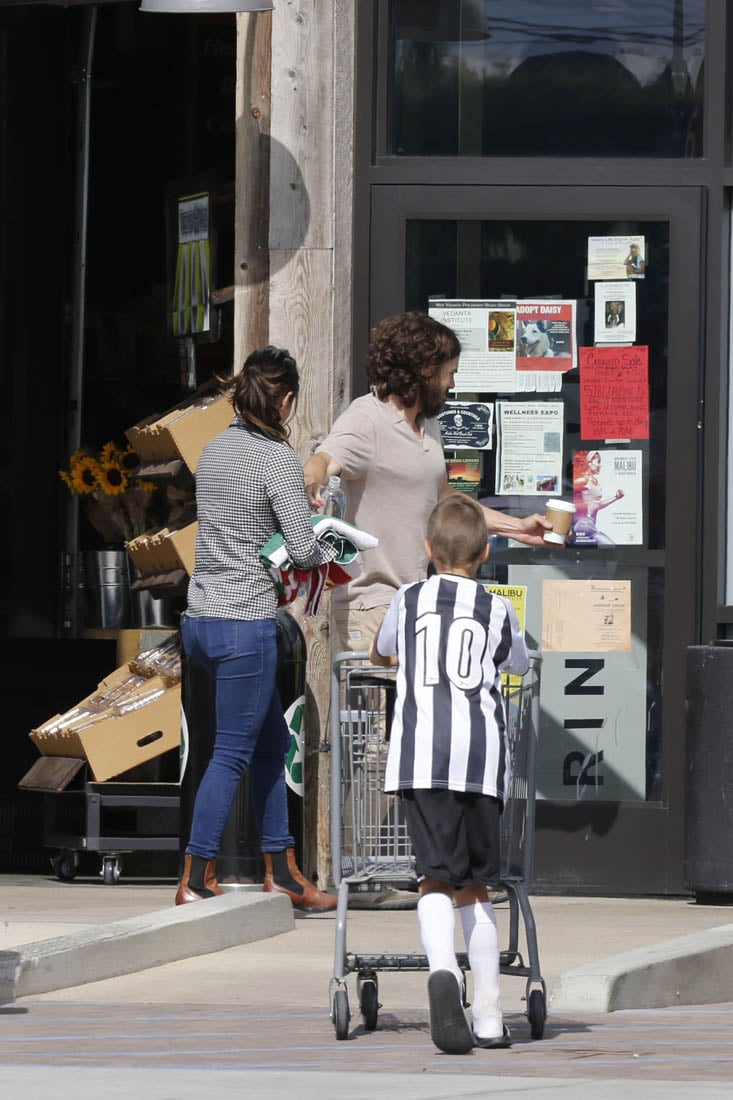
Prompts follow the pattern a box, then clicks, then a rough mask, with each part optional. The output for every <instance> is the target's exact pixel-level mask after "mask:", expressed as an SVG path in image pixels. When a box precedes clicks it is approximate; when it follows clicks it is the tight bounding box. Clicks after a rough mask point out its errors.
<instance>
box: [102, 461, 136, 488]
mask: <svg viewBox="0 0 733 1100" xmlns="http://www.w3.org/2000/svg"><path fill="white" fill-rule="evenodd" d="M128 481H129V475H128V473H127V470H126V469H125V468H124V466H122V465H121V463H120V462H118V461H116V460H115V459H108V460H107V461H101V462H100V463H99V474H98V476H97V487H98V488H99V489H101V490H102V492H103V493H104V494H105V495H106V496H108V497H116V496H119V495H120V493H124V492H125V490H126V489H127V487H128Z"/></svg>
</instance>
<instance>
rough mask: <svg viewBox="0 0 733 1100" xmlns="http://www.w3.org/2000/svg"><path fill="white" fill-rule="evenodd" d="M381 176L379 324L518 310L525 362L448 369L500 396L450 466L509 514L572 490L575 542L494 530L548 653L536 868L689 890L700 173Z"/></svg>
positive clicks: (375, 272) (634, 889)
mask: <svg viewBox="0 0 733 1100" xmlns="http://www.w3.org/2000/svg"><path fill="white" fill-rule="evenodd" d="M372 196H373V200H372V235H371V296H370V320H371V322H372V323H373V322H375V321H376V320H378V319H379V318H381V317H384V316H386V315H388V314H390V313H395V312H399V311H401V310H403V309H422V310H426V309H428V308H431V300H432V308H443V307H445V308H447V309H448V311H449V312H448V313H447V314H444V315H443V316H444V319H448V318H449V317H452V316H455V317H457V318H459V319H460V318H461V317H462V316H465V317H472V318H473V321H472V320H466V321H465V324H466V326H467V327H466V329H465V331H463V332H462V331H461V330H460V328H458V331H459V335H460V336H462V337H463V339H464V347H465V346H466V344H467V342H471V341H473V340H475V338H476V331H475V330H472V328H471V326H472V325H473V324H474V322H475V320H476V318H480V317H482V316H483V312H482V311H483V309H484V307H488V306H491V307H492V308H493V311H494V312H495V313H496V314H497V316H500V315H501V313H502V310H501V305H502V303H505V304H506V306H507V313H508V317H509V320H510V322H511V324H512V325H513V326H514V332H513V333H512V334H511V339H510V341H509V343H511V341H512V340H513V341H514V349H515V351H516V353H517V354H518V355H519V357H520V360H522V362H523V365H524V368H525V369H524V370H521V371H520V370H509V371H507V370H499V371H495V372H493V373H489V374H486V373H485V372H484V373H482V372H481V371H480V370H479V371H471V370H468V371H467V372H466V373H465V374H464V375H463V379H464V381H463V383H462V384H461V385H457V392H456V394H455V398H456V400H458V401H459V402H461V403H462V404H461V405H460V406H459V407H458V412H459V414H460V413H461V412H462V411H465V409H464V406H465V405H470V404H471V403H474V402H475V403H477V404H479V405H481V406H483V407H484V408H485V407H487V406H488V408H489V413H488V416H489V423H490V424H491V438H490V442H489V446H488V447H485V448H483V449H480V450H478V451H471V450H464V449H463V448H455V449H453V448H452V447H451V446H448V445H447V444H446V459H447V461H448V462H449V464H450V465H449V469H451V470H453V469H457V470H458V471H459V481H457V484H459V485H461V487H463V488H464V489H467V491H472V492H474V493H475V494H476V495H477V496H478V498H479V499H480V500H481V501H482V502H483V503H486V504H488V505H490V506H491V507H495V508H499V509H502V510H505V511H508V512H511V513H512V514H517V515H521V514H526V513H529V512H534V511H539V512H542V511H544V505H545V500H546V499H547V496H548V495H550V496H553V495H554V496H558V497H561V498H562V499H564V500H566V501H567V502H569V503H575V505H576V509H577V511H576V516H575V522H574V527H573V532H572V534H571V537H570V540H569V543H568V545H566V546H560V547H541V548H530V547H526V546H523V545H520V544H518V543H513V542H511V541H510V542H509V543H508V544H507V543H506V541H505V540H500V539H494V540H493V542H494V545H493V547H492V553H491V556H490V558H489V561H488V563H487V566H486V572H485V579H486V581H487V582H489V581H490V582H493V583H499V584H505V585H509V586H511V588H512V589H516V590H518V592H519V593H521V596H520V598H521V600H523V601H524V610H525V615H526V632H527V635H528V641H529V643H530V645H531V646H532V647H534V648H536V649H538V650H541V651H542V654H543V663H542V687H541V727H540V732H539V748H538V763H537V780H536V791H537V832H536V838H535V854H534V867H535V876H534V883H535V887H536V888H537V889H540V890H541V889H543V888H544V889H547V890H552V891H555V890H566V891H569V892H572V891H573V890H576V891H577V892H579V893H589V892H598V893H626V894H628V893H639V894H643V893H651V894H674V893H680V892H682V891H683V889H684V887H683V881H682V874H683V798H684V712H685V650H686V647H687V646H688V645H692V644H696V642H697V641H698V630H697V588H698V572H697V571H698V560H699V555H698V532H699V522H698V515H697V507H698V504H697V502H698V453H697V451H698V428H697V419H698V418H697V409H698V391H699V388H700V385H701V376H702V352H701V344H702V313H701V309H702V307H701V304H700V303H701V295H700V286H701V236H700V235H701V222H702V195H701V191H700V189H698V188H693V187H690V188H655V187H629V188H615V187H613V188H612V187H590V188H588V187H583V188H580V187H578V188H574V187H545V188H543V187H535V186H522V187H514V188H510V187H483V186H431V187H428V186H424V187H420V186H404V185H403V186H375V187H374V188H373V190H372ZM632 242H633V243H634V244H638V245H639V246H640V248H639V249H636V250H634V249H631V248H630V243H632ZM396 250H397V255H395V252H396ZM622 252H623V255H622V254H621V253H622ZM632 252H633V253H634V256H635V255H636V253H639V252H640V253H641V259H642V261H643V262H642V266H641V267H639V265H638V262H636V260H635V259H632ZM539 303H544V306H542V308H543V309H544V310H545V311H546V312H547V314H548V318H546V323H542V324H538V323H537V321H538V313H537V310H538V309H539V308H540V306H539ZM565 303H574V304H573V306H572V309H573V310H574V318H573V319H572V322H571V323H570V324H569V323H568V321H567V317H568V314H567V313H566V312H565V311H566V309H567V306H566V305H565ZM461 307H466V308H467V310H468V313H466V314H465V315H462V314H461V313H460V311H459V312H458V313H451V312H450V310H451V309H458V310H460V308H461ZM533 307H534V312H533ZM472 310H478V312H473V313H472V312H471V311H472ZM619 310H620V312H621V314H622V315H623V316H622V318H619V316H618V313H619ZM553 312H554V313H556V314H558V316H559V317H561V318H564V321H563V323H555V324H554V326H553V324H552V323H551V321H552V314H553ZM523 314H524V317H525V320H524V321H522V317H523ZM486 316H488V317H489V318H491V316H492V313H491V311H488V312H487V313H486ZM491 323H492V324H493V321H491ZM530 325H532V326H533V329H532V330H531V329H530ZM454 327H457V326H454ZM570 328H572V329H574V332H570V331H569V329H570ZM531 331H534V333H535V335H541V338H542V340H543V341H544V346H545V349H546V351H547V353H548V355H549V357H552V356H553V355H556V356H557V360H556V362H557V363H558V364H559V365H560V366H561V368H562V369H561V370H554V369H551V368H552V364H551V365H550V367H549V368H548V359H547V358H544V361H542V362H540V357H543V352H542V351H540V350H538V348H539V346H540V345H538V344H533V345H532V350H531V351H528V350H527V349H528V348H530V345H529V342H528V341H529V338H530V334H531ZM490 340H491V332H490V330H489V343H490ZM553 345H554V350H553ZM505 346H507V347H508V346H509V344H506V345H505ZM568 358H570V361H571V364H572V365H569V364H568ZM474 359H475V355H474ZM479 359H480V355H479ZM467 361H468V357H467ZM527 364H529V366H530V368H535V367H536V368H537V369H529V370H527ZM518 365H519V360H517V366H518ZM461 378H462V375H461V370H460V367H459V374H458V382H459V383H461ZM451 397H453V395H451ZM630 416H631V419H629V417H630ZM459 419H460V416H459ZM632 420H633V425H632V423H631V421H632ZM518 425H519V426H518ZM461 430H462V429H460V428H459V429H458V434H457V435H456V434H455V433H454V435H453V436H452V437H449V436H447V435H445V434H444V441H446V440H449V439H450V438H452V439H453V443H454V444H455V442H456V440H457V439H459V438H460V432H461ZM464 460H467V461H464ZM543 462H544V466H543ZM453 463H455V464H456V465H455V466H454V465H453ZM469 467H470V469H471V472H470V473H466V469H467V468H469ZM461 477H465V478H466V480H465V481H464V482H463V483H461V482H460V478H461ZM604 600H606V601H609V600H610V604H608V603H606V604H604V603H603V601H604Z"/></svg>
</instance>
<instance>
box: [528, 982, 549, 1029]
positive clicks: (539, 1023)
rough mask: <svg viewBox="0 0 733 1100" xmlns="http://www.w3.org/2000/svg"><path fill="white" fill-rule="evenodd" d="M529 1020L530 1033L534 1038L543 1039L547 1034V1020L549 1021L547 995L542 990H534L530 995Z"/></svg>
mask: <svg viewBox="0 0 733 1100" xmlns="http://www.w3.org/2000/svg"><path fill="white" fill-rule="evenodd" d="M527 1018H528V1020H529V1031H530V1034H531V1036H532V1038H533V1039H541V1038H542V1036H543V1035H544V1034H545V1020H546V1019H547V1008H546V1006H545V995H544V993H543V992H542V990H541V989H533V990H532V992H531V993H530V995H529V1004H528V1005H527Z"/></svg>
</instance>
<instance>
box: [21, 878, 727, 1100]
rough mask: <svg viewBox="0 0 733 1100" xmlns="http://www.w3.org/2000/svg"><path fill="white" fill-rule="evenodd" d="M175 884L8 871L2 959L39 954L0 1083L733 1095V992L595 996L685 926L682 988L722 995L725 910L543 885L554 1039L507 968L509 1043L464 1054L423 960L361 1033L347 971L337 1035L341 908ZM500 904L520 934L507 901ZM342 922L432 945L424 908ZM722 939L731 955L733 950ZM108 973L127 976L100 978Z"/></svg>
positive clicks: (133, 1092)
mask: <svg viewBox="0 0 733 1100" xmlns="http://www.w3.org/2000/svg"><path fill="white" fill-rule="evenodd" d="M174 893H175V882H173V881H172V880H171V881H158V882H152V881H135V880H126V879H122V880H121V881H120V882H119V883H117V884H116V885H110V886H106V885H104V884H102V883H101V882H99V881H97V880H93V879H83V878H77V879H76V880H75V881H74V882H73V883H61V882H58V881H57V880H55V879H53V878H51V877H49V878H44V877H35V878H31V877H24V876H5V877H0V912H1V913H2V918H3V919H2V921H1V922H0V957H2V958H4V960H5V963H6V966H8V965H10V962H9V960H12V959H15V963H16V965H20V960H24V962H25V967H24V968H23V967H22V966H21V970H20V972H19V981H18V982H17V984H16V987H15V993H16V994H18V995H17V996H16V999H15V1001H13V1002H8V1003H6V1004H5V1005H4V1006H0V1072H2V1079H3V1095H7V1096H9V1097H12V1098H14V1097H16V1096H22V1097H23V1100H36V1098H38V1100H41V1098H44V1100H45V1098H46V1097H47V1096H48V1094H49V1092H53V1094H54V1096H56V1097H58V1098H59V1100H66V1098H68V1100H72V1098H73V1100H96V1098H97V1097H98V1096H99V1095H100V1094H101V1095H104V1096H109V1097H120V1098H122V1097H125V1098H127V1097H129V1096H136V1097H139V1098H140V1100H168V1098H169V1097H171V1096H175V1097H176V1098H177V1100H198V1097H199V1096H200V1094H201V1091H202V1090H206V1091H207V1092H208V1093H210V1092H212V1091H213V1090H216V1091H218V1090H219V1089H227V1090H232V1089H234V1090H238V1091H239V1092H241V1093H242V1095H248V1096H250V1095H251V1096H260V1095H267V1096H268V1097H269V1098H270V1100H290V1098H291V1097H292V1096H293V1095H297V1096H298V1097H299V1098H301V1100H330V1098H332V1097H334V1098H335V1097H339V1098H340V1097H342V1096H344V1095H348V1096H349V1098H350V1100H362V1098H363V1100H366V1098H367V1097H369V1098H371V1097H372V1096H374V1095H375V1094H377V1093H379V1092H381V1091H382V1090H383V1089H385V1090H388V1091H389V1093H390V1094H392V1093H393V1092H396V1091H397V1090H399V1095H400V1096H401V1097H402V1098H403V1100H428V1098H435V1100H438V1098H444V1097H448V1096H450V1097H466V1098H467V1100H468V1098H469V1097H475V1096H486V1095H491V1096H492V1097H497V1098H498V1100H510V1098H511V1097H513V1096H515V1095H516V1094H519V1093H521V1094H523V1095H528V1096H530V1097H538V1098H539V1097H542V1098H552V1097H557V1098H558V1100H560V1097H562V1100H575V1098H577V1100H581V1098H585V1097H588V1096H592V1097H593V1100H611V1098H612V1097H613V1098H615V1097H618V1095H619V1094H620V1093H623V1096H624V1100H650V1098H651V1100H653V1098H655V1097H659V1098H660V1100H661V1098H662V1097H665V1098H667V1100H684V1098H685V1097H687V1096H690V1095H691V1094H694V1095H695V1096H697V1097H700V1098H701V1100H723V1097H727V1096H728V1095H729V1093H730V1080H731V1076H732V1075H733V1033H732V1032H731V1028H730V1019H731V1010H732V1008H733V1006H732V1005H731V1003H730V1001H731V987H730V986H729V987H728V989H727V990H726V993H725V997H724V998H722V1000H723V1001H724V1002H726V1003H717V1004H710V1005H704V1006H703V1005H696V1006H693V1007H691V1008H690V1007H684V1006H683V1005H682V1004H677V1003H676V1004H675V1007H672V1008H666V1009H663V1008H654V1009H651V1010H648V1009H642V1008H637V1009H634V1010H628V1009H627V1010H625V1011H614V1012H603V1013H599V1012H597V1011H593V1010H591V1009H589V1008H588V997H589V996H590V995H591V994H593V995H594V996H596V997H597V996H598V990H599V989H600V988H601V987H602V986H603V984H604V983H608V981H609V975H616V976H618V973H619V971H620V972H621V973H623V974H625V975H626V976H627V977H628V978H630V979H634V980H635V981H636V985H635V986H634V988H635V989H636V992H637V994H638V996H639V1000H645V999H647V997H648V990H649V988H650V987H651V986H653V984H654V980H653V979H654V970H655V967H657V966H658V965H659V963H660V952H661V953H662V954H664V953H665V952H667V947H666V945H668V944H669V942H670V941H675V940H679V939H680V938H688V937H693V938H697V939H696V941H695V944H694V948H695V950H694V951H693V953H691V954H689V955H687V956H682V957H683V958H684V959H685V963H684V965H685V966H686V967H687V975H688V978H689V981H688V982H687V986H686V987H685V988H683V989H682V990H680V993H681V996H680V997H679V998H677V997H675V1002H677V1001H679V1000H682V999H683V996H684V998H692V997H696V996H698V995H699V994H700V992H701V991H702V993H704V994H705V995H706V996H707V995H710V987H709V986H708V985H706V984H705V982H706V981H707V979H708V978H709V977H710V973H709V972H710V971H713V972H714V971H716V970H717V969H718V968H719V966H720V965H721V959H720V958H717V959H715V960H713V959H712V956H710V955H709V954H708V953H707V951H708V948H709V947H710V945H711V944H712V943H716V944H717V945H718V947H720V940H721V938H722V939H725V937H727V936H728V933H729V932H730V930H731V927H733V926H732V925H731V924H730V923H729V922H730V918H731V917H733V911H731V910H730V909H729V908H727V907H717V908H707V907H705V908H704V907H701V906H697V905H695V903H694V902H693V901H692V900H686V899H670V900H660V899H619V898H546V897H533V898H532V899H531V902H532V912H533V915H534V919H535V922H536V927H537V941H538V948H539V956H540V964H541V972H542V977H543V979H544V981H545V983H546V985H547V990H548V993H549V995H550V996H549V1001H550V1003H549V1009H548V1018H547V1025H546V1028H545V1033H544V1037H543V1039H542V1041H537V1040H536V1039H535V1038H533V1036H532V1035H531V1029H530V1026H529V1022H528V1019H527V1001H526V999H525V997H526V991H525V982H524V980H521V979H520V980H518V979H517V977H516V976H503V977H502V1001H503V1009H504V1017H505V1021H506V1022H507V1024H508V1026H509V1027H510V1029H511V1032H512V1036H513V1045H512V1047H511V1048H510V1049H509V1050H505V1051H490V1052H487V1051H473V1052H472V1053H470V1054H469V1055H466V1056H463V1057H460V1058H457V1057H450V1056H446V1055H443V1054H441V1053H440V1052H439V1051H437V1050H436V1048H435V1047H434V1046H433V1045H432V1043H431V1041H430V1033H429V1026H428V1015H427V1000H426V988H425V986H426V975H425V973H424V972H397V973H395V972H382V973H380V974H379V1016H378V1023H377V1027H376V1029H375V1030H373V1031H368V1030H366V1029H365V1027H364V1023H363V1020H362V1017H361V1013H360V1009H359V1003H358V991H357V982H356V976H355V975H354V974H353V973H352V974H350V975H349V976H348V981H347V985H348V988H349V997H350V1003H351V1016H352V1018H351V1021H350V1029H349V1033H348V1036H347V1038H346V1041H338V1040H337V1038H336V1034H335V1031H334V1024H333V1021H332V1019H331V1015H330V1013H331V1004H332V1001H331V995H332V994H331V978H332V976H333V971H334V942H335V932H336V924H337V921H336V918H335V916H334V915H333V914H321V915H312V916H295V915H294V914H293V911H292V909H291V908H290V905H289V903H288V902H287V899H285V898H281V897H278V896H274V897H273V896H269V895H263V894H262V893H261V891H259V890H243V889H241V888H239V889H237V890H236V891H232V892H231V893H229V894H227V895H225V896H224V897H222V898H215V899H211V900H210V901H206V902H201V903H200V904H195V905H187V906H182V907H179V908H178V909H176V908H175V906H173V904H172V901H173V897H174ZM283 903H284V905H283ZM495 908H496V914H497V921H498V925H499V931H500V938H501V942H502V944H504V943H506V942H507V941H506V936H507V926H508V916H509V912H508V905H507V904H506V903H504V904H498V905H497V906H496V907H495ZM346 926H347V941H348V950H349V951H350V952H358V953H360V954H371V953H377V952H380V951H382V952H398V953H399V952H406V953H410V952H412V953H416V954H417V953H420V952H421V946H420V943H419V935H418V928H417V916H416V913H415V910H414V909H401V910H384V909H381V910H380V909H375V908H364V909H353V910H351V909H350V910H349V912H348V915H347V920H346ZM717 929H722V930H723V931H716V930H717ZM227 941H233V945H232V946H228V947H227V946H224V943H225V942H227ZM458 946H459V947H460V946H461V945H460V943H458ZM520 948H521V949H522V950H523V945H522V944H521V943H520ZM201 950H203V951H204V953H203V954H193V952H194V951H201ZM721 950H722V951H723V953H724V955H726V956H727V957H730V950H731V949H730V948H725V947H723V948H721ZM629 951H632V952H633V953H636V954H637V955H638V957H637V958H636V959H634V960H633V962H634V966H633V967H632V968H630V969H626V970H624V969H623V966H622V965H621V964H620V963H619V959H620V958H622V956H623V955H627V954H628V952H629ZM667 953H668V952H667ZM64 956H65V957H66V962H64V961H63V960H64ZM164 956H165V958H167V959H170V960H172V961H164ZM39 960H40V962H39ZM176 960H177V961H176ZM711 964H712V965H711ZM64 966H66V967H68V968H70V969H68V970H67V971H66V973H65V978H64V971H63V969H62V967H64ZM581 968H590V969H591V971H592V973H591V974H590V975H589V976H588V981H587V982H585V983H581V985H580V992H581V993H582V996H579V997H578V1005H579V1007H578V1008H576V1009H571V1008H569V1007H566V1008H560V1007H559V1003H560V1002H559V996H560V994H561V993H563V996H565V999H566V1000H565V1003H566V1005H567V1004H569V1003H570V998H569V994H568V987H569V982H570V978H571V977H572V975H573V974H575V975H577V973H578V971H579V970H580V969H581ZM11 969H12V967H11ZM110 969H111V971H112V972H117V973H118V976H116V977H102V975H103V974H104V973H110ZM54 974H55V978H56V980H57V981H58V980H59V979H63V980H74V981H78V978H79V976H80V975H83V976H84V978H85V979H86V982H85V984H76V985H67V986H65V987H63V988H55V989H53V990H51V989H49V991H48V992H45V993H44V992H41V985H42V984H43V983H42V979H43V980H45V981H46V984H47V985H50V984H51V978H52V977H53V976H54ZM641 974H644V977H643V980H642V981H639V980H638V976H639V975H641ZM94 978H97V979H98V980H93V979H94ZM703 979H705V980H703ZM31 980H32V981H33V982H34V983H36V984H35V985H34V986H33V988H34V989H35V990H36V992H34V993H30V992H29V989H30V982H31ZM714 980H715V979H714ZM468 981H469V983H470V974H469V975H468ZM24 983H25V984H24ZM563 991H565V992H563ZM594 991H595V992H594ZM570 992H572V990H571V991H570ZM573 995H578V987H577V983H576V989H575V992H574V994H573ZM714 995H715V996H716V997H718V992H717V991H715V993H714ZM469 999H470V984H469ZM584 999H585V1000H584Z"/></svg>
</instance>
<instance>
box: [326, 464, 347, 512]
mask: <svg viewBox="0 0 733 1100" xmlns="http://www.w3.org/2000/svg"><path fill="white" fill-rule="evenodd" d="M321 500H322V501H323V507H322V509H321V514H322V515H324V516H333V517H334V518H335V519H345V518H346V493H345V492H344V491H343V489H342V488H341V478H340V477H337V476H336V475H335V474H334V475H332V476H331V477H330V478H329V479H328V485H324V486H323V488H322V489H321Z"/></svg>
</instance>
